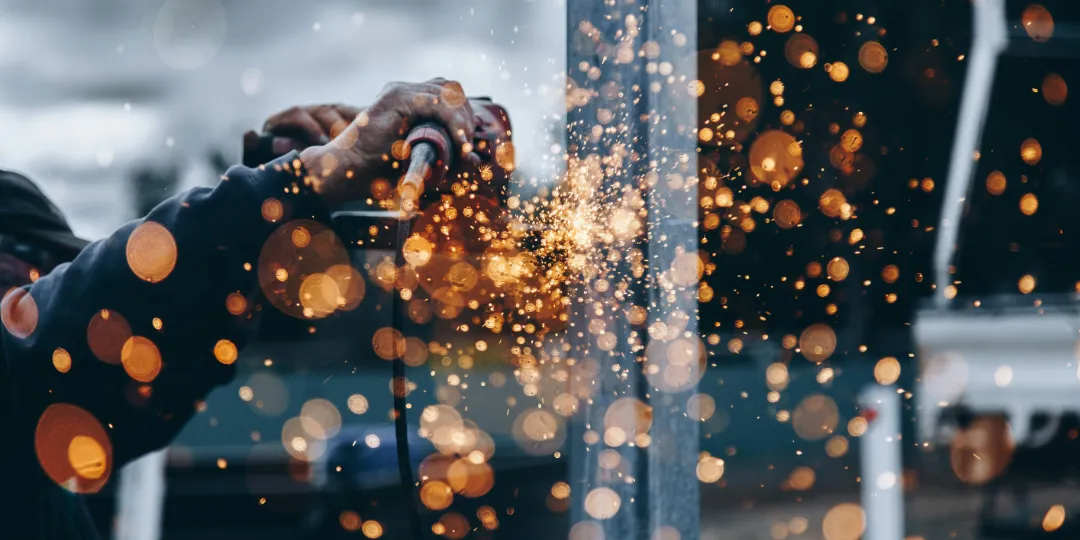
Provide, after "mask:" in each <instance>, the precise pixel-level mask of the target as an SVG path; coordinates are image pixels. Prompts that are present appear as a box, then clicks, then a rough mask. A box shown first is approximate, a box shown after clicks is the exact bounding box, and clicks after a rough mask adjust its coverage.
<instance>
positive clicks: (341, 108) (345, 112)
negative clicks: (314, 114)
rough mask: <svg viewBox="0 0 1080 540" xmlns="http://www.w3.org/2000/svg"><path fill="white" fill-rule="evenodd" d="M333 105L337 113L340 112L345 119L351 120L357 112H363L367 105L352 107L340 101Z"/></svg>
mask: <svg viewBox="0 0 1080 540" xmlns="http://www.w3.org/2000/svg"><path fill="white" fill-rule="evenodd" d="M333 107H334V108H335V109H337V112H338V114H340V115H341V117H342V118H344V119H346V120H352V119H353V118H356V116H357V115H358V114H360V113H362V112H364V109H366V108H367V107H354V106H352V105H343V104H341V103H338V104H336V105H333Z"/></svg>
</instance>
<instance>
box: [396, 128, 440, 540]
mask: <svg viewBox="0 0 1080 540" xmlns="http://www.w3.org/2000/svg"><path fill="white" fill-rule="evenodd" d="M418 150H419V152H418ZM433 152H434V148H432V147H431V145H430V144H428V143H419V144H417V145H416V147H415V148H413V155H414V159H413V161H412V163H411V164H410V165H409V172H408V174H411V173H419V172H420V171H422V170H423V169H424V168H426V167H429V166H430V165H429V164H428V163H427V160H426V159H415V158H417V157H418V156H421V155H423V156H428V155H429V154H430V155H431V156H434V155H435V154H434V153H433ZM423 176H424V175H421V178H422V177H423ZM411 223H412V220H411V218H410V217H406V216H402V217H401V218H400V219H399V220H398V227H397V242H396V243H395V246H394V263H395V265H396V266H397V267H398V268H402V267H404V266H405V254H404V251H403V248H404V246H405V240H407V239H408V238H409V234H410V233H411V227H410V225H411ZM391 291H392V294H393V295H394V297H393V300H392V301H391V305H392V311H393V316H392V322H391V324H392V325H393V328H394V329H396V330H397V331H399V332H401V333H402V335H404V333H405V304H404V302H403V301H402V298H401V294H400V293H398V292H397V291H395V290H394V289H393V288H392V289H391ZM394 346H396V344H395V345H394ZM393 366H394V367H393V377H394V379H393V380H394V383H393V384H392V387H393V389H394V436H395V438H396V439H397V458H398V473H399V475H400V476H401V487H402V489H403V490H404V495H405V502H406V505H407V506H408V507H409V518H410V519H409V521H411V522H412V524H411V525H410V528H411V529H412V533H413V534H412V535H413V538H414V539H415V540H423V538H424V533H423V528H422V527H421V524H420V498H419V495H418V493H417V490H416V489H414V483H415V479H414V478H413V473H412V456H411V455H410V454H409V422H408V417H407V416H406V415H405V411H406V410H407V408H406V404H407V402H406V394H407V393H408V384H409V383H408V381H407V380H406V378H405V360H404V358H403V357H402V356H400V355H395V357H394V362H393ZM398 382H400V384H401V386H400V387H398V386H397V383H398Z"/></svg>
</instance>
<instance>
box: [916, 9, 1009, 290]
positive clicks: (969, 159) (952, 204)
mask: <svg viewBox="0 0 1080 540" xmlns="http://www.w3.org/2000/svg"><path fill="white" fill-rule="evenodd" d="M972 7H973V14H972V18H973V19H974V21H973V27H974V33H975V38H974V40H973V42H972V45H971V61H970V63H968V70H967V82H966V83H965V84H964V97H963V99H962V101H961V103H960V119H959V121H958V122H957V124H956V138H955V142H954V143H953V148H952V156H951V157H950V159H949V176H948V179H947V180H946V185H945V197H944V198H943V199H942V201H941V205H942V208H941V223H940V226H939V230H938V237H937V245H936V246H934V284H935V286H936V287H937V288H938V290H937V291H936V294H934V302H935V305H936V306H937V307H939V308H944V307H945V305H946V304H947V303H948V300H949V299H948V298H946V296H945V289H946V287H948V286H949V285H950V284H951V283H952V279H951V278H950V277H949V276H950V275H951V272H949V267H950V266H951V265H952V257H953V253H954V252H955V250H956V243H957V241H958V240H959V235H960V220H961V219H963V214H964V207H965V206H966V202H967V196H968V193H970V192H971V184H972V180H973V177H972V174H973V172H974V171H973V169H974V166H973V165H974V162H975V152H976V151H977V150H978V148H979V143H980V142H981V138H982V130H983V124H984V123H985V121H986V111H987V109H988V108H989V106H990V91H991V89H992V88H993V84H994V72H995V70H996V69H997V62H998V56H999V55H1000V54H1001V52H1002V51H1003V50H1005V46H1006V45H1007V44H1008V36H1007V28H1006V21H1005V2H1004V0H976V1H975V2H973V6H972Z"/></svg>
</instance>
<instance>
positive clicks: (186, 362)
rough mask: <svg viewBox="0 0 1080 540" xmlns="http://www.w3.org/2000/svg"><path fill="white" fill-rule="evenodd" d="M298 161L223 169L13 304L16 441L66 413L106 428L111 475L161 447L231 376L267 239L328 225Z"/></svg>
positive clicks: (8, 337) (10, 334)
mask: <svg viewBox="0 0 1080 540" xmlns="http://www.w3.org/2000/svg"><path fill="white" fill-rule="evenodd" d="M294 164H296V165H298V164H299V161H298V160H297V159H296V155H295V154H291V155H288V156H286V157H284V158H282V159H279V160H276V161H275V162H273V163H271V164H268V165H266V166H265V167H264V169H263V170H253V169H246V168H239V167H237V168H233V169H231V170H230V171H229V172H228V173H227V175H226V177H224V178H223V179H222V181H221V183H220V184H219V185H218V186H217V187H215V188H213V189H209V188H203V189H196V190H192V191H190V192H188V193H186V194H184V195H181V196H178V197H176V198H173V199H170V200H168V201H166V202H164V203H162V204H161V205H159V206H158V207H157V208H155V209H154V210H153V211H152V212H151V213H150V214H149V215H148V216H147V217H146V218H144V219H142V220H138V221H135V222H132V223H129V224H127V225H125V226H123V227H121V228H120V229H119V230H117V231H116V232H115V233H114V234H113V235H111V236H110V237H109V238H106V239H104V240H101V241H99V242H95V243H94V244H91V245H90V246H89V247H87V248H86V250H84V251H83V252H82V253H81V254H80V255H79V256H78V257H77V258H76V259H75V260H74V261H73V262H72V263H70V264H67V265H62V266H60V267H58V268H57V269H56V270H54V271H53V272H52V273H50V274H49V275H47V276H45V277H42V278H41V279H39V280H38V281H37V282H36V283H34V284H33V285H32V286H31V287H29V294H28V295H26V294H23V293H19V292H16V293H13V294H9V295H8V296H7V297H6V300H5V302H4V305H3V314H4V315H5V316H4V327H5V328H4V330H3V334H2V339H3V350H4V357H5V359H6V362H7V375H8V377H7V378H8V381H9V384H10V386H11V388H10V391H11V392H12V393H13V395H14V397H15V399H13V400H12V403H13V404H14V407H16V410H15V411H13V412H14V416H15V417H16V418H17V419H19V420H20V431H23V432H24V433H25V431H24V430H27V429H29V430H30V432H29V433H30V434H32V433H33V431H32V430H33V429H34V426H35V424H36V423H37V421H38V418H39V417H40V415H41V413H42V412H43V411H44V410H45V409H46V408H47V407H48V406H49V405H51V404H53V403H68V404H72V405H76V406H78V407H81V408H83V409H85V410H86V411H88V412H90V413H91V414H92V415H94V417H95V418H96V419H97V420H98V421H99V422H100V423H101V424H102V425H103V426H106V431H107V433H108V435H109V437H110V439H111V442H112V445H113V447H114V452H115V459H116V462H117V463H118V464H119V463H123V462H125V461H127V460H129V459H132V458H134V457H137V456H138V455H140V454H142V453H144V452H146V451H149V450H151V449H154V448H158V447H160V446H162V445H164V444H166V443H167V442H168V441H169V440H170V439H171V438H172V436H174V435H175V434H176V432H177V431H179V429H180V428H181V427H182V425H183V423H184V422H185V421H186V420H187V419H188V418H189V417H190V416H191V414H192V413H193V411H194V407H195V402H196V401H197V400H200V399H202V398H204V397H205V395H206V394H207V393H208V392H209V391H210V390H211V389H212V388H213V387H214V386H216V385H218V384H221V383H224V382H226V381H228V380H229V379H230V378H231V377H232V376H233V372H234V371H235V366H233V365H231V364H232V360H234V359H235V358H234V357H232V355H231V352H230V351H231V347H232V346H235V347H236V349H240V348H242V347H243V346H244V343H245V342H246V340H247V336H248V333H249V330H250V326H251V325H252V323H251V319H252V317H251V313H252V309H251V308H252V307H253V306H254V305H255V302H256V300H257V296H258V292H259V284H258V263H259V254H260V250H261V249H262V247H263V245H264V243H265V242H266V240H267V238H269V237H270V235H271V233H272V232H273V231H274V230H275V229H277V228H278V227H279V226H280V225H281V224H283V223H287V222H289V221H291V220H295V219H314V220H316V221H325V220H326V219H327V215H326V211H325V209H324V208H323V207H322V204H321V200H320V198H319V197H317V196H316V195H314V194H312V193H310V190H309V189H308V188H307V186H305V182H304V174H305V173H303V172H302V169H301V170H297V169H295V168H294V167H295V165H294ZM230 295H232V297H231V300H230ZM227 301H228V304H227ZM238 307H239V308H240V309H238ZM125 323H126V325H125ZM140 338H141V339H140ZM219 343H221V345H219ZM215 347H218V351H217V352H218V354H217V356H218V357H222V358H221V359H220V360H219V358H217V357H215ZM59 350H62V351H63V352H57V351H59ZM65 354H66V356H67V357H70V367H67V366H65V365H64V362H65V361H64V356H65ZM54 355H59V356H60V361H59V364H57V365H54V362H52V361H51V359H53V357H54ZM62 371H63V372H62ZM31 436H32V435H31Z"/></svg>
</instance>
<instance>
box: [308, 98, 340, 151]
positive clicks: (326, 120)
mask: <svg viewBox="0 0 1080 540" xmlns="http://www.w3.org/2000/svg"><path fill="white" fill-rule="evenodd" d="M311 114H312V116H314V117H315V120H317V121H318V122H319V125H320V126H322V129H323V134H322V137H323V139H322V144H326V143H328V142H330V139H333V138H335V137H337V136H338V135H339V134H340V133H341V132H342V131H344V130H345V127H346V126H348V125H349V123H348V122H347V121H346V120H345V118H344V117H342V116H341V113H339V112H338V111H337V109H335V108H333V107H329V106H327V107H316V108H315V109H314V110H313V111H311Z"/></svg>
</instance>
